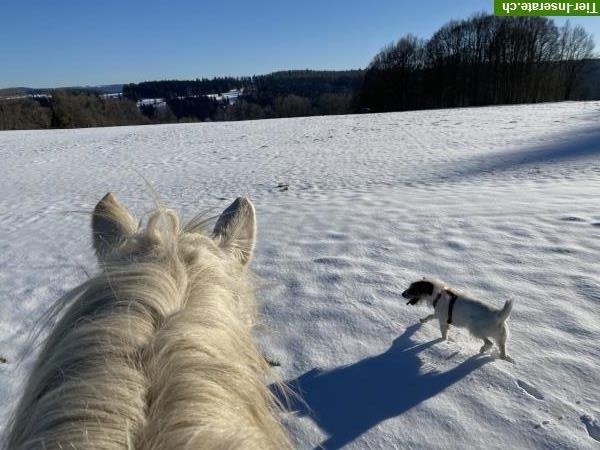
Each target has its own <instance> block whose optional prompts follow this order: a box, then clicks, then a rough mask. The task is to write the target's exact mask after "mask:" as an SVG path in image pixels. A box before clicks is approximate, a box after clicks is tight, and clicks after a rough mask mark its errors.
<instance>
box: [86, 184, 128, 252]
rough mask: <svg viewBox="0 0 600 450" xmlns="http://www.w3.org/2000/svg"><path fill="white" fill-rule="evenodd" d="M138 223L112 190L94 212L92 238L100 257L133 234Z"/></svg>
mask: <svg viewBox="0 0 600 450" xmlns="http://www.w3.org/2000/svg"><path fill="white" fill-rule="evenodd" d="M137 228H138V226H137V224H136V222H135V220H134V218H133V217H132V216H131V214H130V213H129V211H127V209H126V208H125V207H124V206H122V205H121V204H120V203H119V202H118V201H117V198H116V197H115V196H114V195H112V194H111V193H110V192H109V193H108V194H106V195H105V196H104V197H103V198H102V200H100V201H99V202H98V204H97V205H96V207H95V208H94V213H93V214H92V239H93V242H94V249H95V250H96V255H97V256H98V258H99V259H103V258H104V257H105V256H106V255H107V254H108V253H109V252H110V251H111V250H112V249H113V248H114V247H115V246H116V245H118V244H119V243H120V242H122V241H123V240H124V239H126V238H128V237H130V236H133V235H134V234H135V232H136V231H137Z"/></svg>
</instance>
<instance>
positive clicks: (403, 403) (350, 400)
mask: <svg viewBox="0 0 600 450" xmlns="http://www.w3.org/2000/svg"><path fill="white" fill-rule="evenodd" d="M419 326H420V325H419V324H416V325H413V326H411V327H409V328H407V329H406V331H405V332H404V333H403V334H402V335H401V336H399V337H398V338H396V339H395V340H394V342H393V344H392V346H391V347H390V348H389V349H388V350H387V351H386V352H384V353H382V354H381V355H377V356H373V357H371V358H366V359H363V360H362V361H358V362H357V363H354V364H351V365H347V366H342V367H338V368H336V369H333V370H331V371H327V372H323V371H320V370H318V369H312V370H311V371H309V372H307V373H305V374H304V375H302V376H300V377H299V378H297V379H296V380H293V381H289V382H288V385H289V386H290V387H291V388H292V389H293V390H294V391H296V392H297V393H298V394H300V397H301V398H302V399H303V400H304V402H305V403H303V402H302V401H301V400H295V401H294V400H292V402H293V404H292V409H293V410H296V411H298V413H299V414H301V415H308V416H310V417H312V418H313V420H315V422H316V423H317V424H318V425H319V427H320V428H321V429H322V430H323V431H325V432H326V433H327V434H328V436H329V438H328V439H327V440H326V441H325V442H323V443H322V444H321V445H322V446H323V447H324V448H326V449H339V448H341V447H343V446H344V445H346V444H348V443H350V442H352V441H353V440H354V439H356V438H357V437H359V436H360V435H362V434H363V433H365V432H366V431H368V430H369V429H370V428H371V427H373V426H375V425H377V424H378V423H379V422H382V421H384V420H386V419H389V418H392V417H395V416H398V415H399V414H402V413H404V412H406V411H408V410H409V409H411V408H412V407H414V406H416V405H418V404H419V403H421V402H423V401H425V400H427V399H429V398H431V397H434V396H435V395H437V394H439V393H440V392H442V391H443V390H444V389H446V388H447V387H449V386H451V385H452V384H454V383H456V382H457V381H459V380H460V379H462V378H463V377H465V376H466V375H468V374H469V373H471V372H472V371H474V370H476V369H477V368H479V367H481V366H483V365H484V364H486V363H487V362H489V361H491V360H492V359H493V358H491V357H489V356H488V357H479V356H477V357H472V358H469V359H468V360H466V361H464V362H463V363H461V364H459V365H458V366H456V367H455V368H453V369H451V370H449V371H447V372H442V373H440V372H429V373H421V372H420V370H419V369H420V367H421V360H420V359H419V357H418V356H417V355H418V354H419V353H420V352H422V351H423V350H425V349H427V348H429V347H431V346H432V345H434V344H436V343H438V342H441V338H440V339H436V340H433V341H431V342H428V343H425V344H419V345H415V343H414V342H413V341H412V340H411V336H412V335H413V334H414V333H415V331H416V330H417V329H418V328H419Z"/></svg>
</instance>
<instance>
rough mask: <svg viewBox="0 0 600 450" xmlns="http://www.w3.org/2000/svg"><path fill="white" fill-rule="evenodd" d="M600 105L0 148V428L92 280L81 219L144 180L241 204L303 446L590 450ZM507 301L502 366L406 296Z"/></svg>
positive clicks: (80, 137) (597, 414)
mask: <svg viewBox="0 0 600 450" xmlns="http://www.w3.org/2000/svg"><path fill="white" fill-rule="evenodd" d="M599 123H600V103H599V102H586V103H583V102H567V103H553V104H538V105H521V106H502V107H486V108H470V109H450V110H435V111H419V112H404V113H390V114H371V115H357V116H329V117H310V118H297V119H278V120H264V121H248V122H223V123H203V124H180V125H156V126H146V127H119V128H103V129H99V128H95V129H79V130H53V131H14V132H1V133H0V160H1V161H2V163H0V186H1V192H2V195H1V196H0V232H1V234H2V238H1V239H0V301H1V305H2V307H1V309H0V311H1V314H0V356H1V357H3V358H5V359H6V361H7V362H6V363H3V364H0V414H1V415H2V416H1V421H0V426H2V427H3V426H4V425H3V424H4V423H5V421H6V418H7V415H8V413H9V411H10V408H11V407H12V406H13V404H14V402H15V400H16V398H17V397H18V393H19V389H20V383H21V382H22V380H23V378H24V375H25V374H26V373H27V371H28V370H29V368H30V366H31V363H32V358H33V357H34V355H35V354H36V347H35V346H32V345H31V343H30V337H31V331H32V330H33V329H34V326H35V324H36V321H37V320H38V318H39V317H40V316H41V314H42V313H43V312H44V311H45V310H46V309H47V308H48V307H49V306H50V305H51V304H52V302H53V301H55V300H56V299H57V298H58V297H59V296H60V295H61V294H62V293H64V292H65V291H67V290H68V289H70V288H72V287H74V286H76V285H77V284H79V283H80V282H81V281H82V280H84V279H85V278H86V277H87V276H88V274H90V273H94V271H96V270H97V268H96V263H95V260H94V257H93V253H92V250H91V234H90V229H89V222H90V216H89V213H90V212H91V210H92V208H93V206H94V205H95V204H96V202H97V201H98V200H99V199H100V198H101V197H102V196H103V195H104V194H105V193H106V192H108V191H112V192H114V193H115V194H116V195H117V196H118V197H119V199H120V200H121V201H122V202H123V203H125V204H126V205H128V206H129V207H130V208H131V209H132V210H133V211H135V213H136V214H137V217H138V218H144V214H145V213H146V212H148V211H149V210H150V209H151V208H152V206H153V199H152V195H151V194H150V192H149V189H148V186H147V185H146V183H145V182H144V180H143V179H142V176H143V177H144V178H145V179H147V180H148V182H149V183H150V184H151V185H152V186H153V188H154V189H155V190H156V192H158V193H159V195H160V196H161V198H162V199H163V200H164V202H165V203H166V204H167V205H169V206H172V207H173V208H175V209H177V210H178V211H180V212H181V214H182V215H183V216H184V217H188V218H191V217H192V216H194V215H195V214H197V213H198V212H202V211H204V212H205V213H207V214H209V215H210V214H215V215H216V214H218V213H219V212H220V210H222V209H223V208H224V207H225V206H227V205H228V204H229V202H230V201H231V200H232V199H233V198H235V197H237V196H239V195H246V196H248V197H250V198H251V199H252V201H253V202H254V203H255V206H256V209H257V214H258V231H259V242H258V248H257V252H256V259H255V261H254V262H253V269H254V270H255V272H256V273H257V274H258V275H259V276H260V283H261V289H260V291H259V293H260V295H259V297H260V299H261V311H262V315H263V319H264V320H263V321H264V326H263V327H262V328H261V330H260V334H259V336H258V338H259V340H260V343H261V346H262V347H263V349H264V351H265V353H266V354H267V355H268V356H269V357H270V358H271V359H274V360H277V361H279V362H280V363H281V367H279V368H276V369H275V370H277V371H278V372H279V374H280V376H281V377H282V378H283V379H284V380H286V381H289V382H290V384H291V386H293V387H296V388H297V389H298V390H299V391H301V393H302V395H303V397H304V399H305V401H306V405H302V404H300V403H298V404H296V405H294V407H295V409H296V410H297V413H296V414H295V415H293V416H290V417H289V418H288V419H287V421H286V422H287V424H288V426H289V428H290V430H291V432H292V433H293V435H294V438H295V439H296V441H297V443H298V446H299V447H300V448H313V447H315V446H316V445H318V444H321V443H322V444H324V445H325V446H326V447H327V448H332V449H334V448H340V447H344V446H347V447H348V448H482V449H483V448H486V449H487V448H561V449H575V448H577V449H581V448H598V446H599V445H600V312H599V311H600V266H599V265H598V261H599V258H598V255H600V125H599ZM424 275H431V276H434V277H436V278H439V279H442V280H444V281H446V282H447V283H448V284H449V285H450V286H455V287H459V288H462V289H465V290H467V291H470V292H472V293H473V294H475V295H477V296H478V297H480V298H481V299H484V300H486V301H487V302H489V303H491V304H494V305H497V306H501V305H502V304H504V302H505V300H506V299H507V298H513V299H514V300H515V307H514V310H513V314H512V316H511V318H510V329H511V336H510V338H509V344H508V350H509V354H510V355H511V356H512V357H513V358H514V359H515V363H514V364H512V363H510V362H507V361H503V360H500V359H496V358H495V353H492V355H491V356H484V357H475V355H476V354H477V351H478V349H479V347H480V342H478V341H475V340H474V339H473V338H471V337H469V335H468V334H467V333H466V332H464V331H461V330H458V329H451V330H450V337H451V340H450V341H448V342H439V340H437V338H439V329H438V328H437V326H436V325H435V324H434V322H430V323H428V324H425V325H420V324H419V322H418V318H419V317H423V316H425V315H426V314H428V312H427V311H426V310H425V309H424V308H415V307H410V306H407V305H406V304H405V301H403V299H402V298H401V296H400V293H401V292H402V291H403V290H404V289H405V288H406V287H407V286H408V284H409V283H410V281H413V280H415V279H418V278H420V277H422V276H424Z"/></svg>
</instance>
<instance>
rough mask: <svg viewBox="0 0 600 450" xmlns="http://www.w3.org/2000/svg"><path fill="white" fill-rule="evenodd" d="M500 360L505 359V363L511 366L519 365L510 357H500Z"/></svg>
mask: <svg viewBox="0 0 600 450" xmlns="http://www.w3.org/2000/svg"><path fill="white" fill-rule="evenodd" d="M500 359H503V360H504V361H508V362H509V363H511V364H515V365H516V364H517V362H516V361H515V360H514V359H513V358H511V357H510V356H508V355H504V356H500Z"/></svg>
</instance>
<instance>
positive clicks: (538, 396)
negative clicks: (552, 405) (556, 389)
mask: <svg viewBox="0 0 600 450" xmlns="http://www.w3.org/2000/svg"><path fill="white" fill-rule="evenodd" d="M517 385H518V386H519V387H520V388H521V389H523V390H524V391H525V392H526V393H527V394H529V395H531V396H532V397H533V398H536V399H538V400H544V394H542V393H541V392H540V391H539V390H538V389H537V388H536V387H534V386H532V385H530V384H529V383H526V382H525V381H523V380H517Z"/></svg>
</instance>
